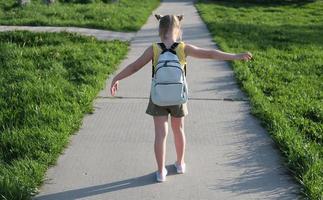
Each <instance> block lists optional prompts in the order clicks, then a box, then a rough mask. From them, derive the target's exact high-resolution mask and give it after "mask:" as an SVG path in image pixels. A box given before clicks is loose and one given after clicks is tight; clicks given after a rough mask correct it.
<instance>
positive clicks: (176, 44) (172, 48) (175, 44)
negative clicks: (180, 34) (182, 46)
mask: <svg viewBox="0 0 323 200" xmlns="http://www.w3.org/2000/svg"><path fill="white" fill-rule="evenodd" d="M178 45H179V43H178V42H175V43H174V44H172V46H171V47H170V49H171V50H173V51H174V50H175V49H176V47H177V46H178Z"/></svg>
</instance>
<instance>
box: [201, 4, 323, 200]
mask: <svg viewBox="0 0 323 200" xmlns="http://www.w3.org/2000/svg"><path fill="white" fill-rule="evenodd" d="M196 7H197V8H198V10H199V12H200V14H201V16H202V18H203V20H204V21H205V22H206V23H207V25H208V27H209V30H210V31H211V33H212V35H213V38H214V40H215V41H216V42H217V43H218V45H219V46H220V48H221V49H223V50H225V51H230V52H241V51H246V50H248V51H250V52H252V53H253V55H254V60H253V61H252V62H234V63H233V68H234V71H235V74H236V77H237V79H238V81H239V83H240V85H241V87H242V88H243V89H244V90H245V91H246V92H247V93H248V95H249V96H250V99H251V104H252V112H253V114H255V115H256V116H257V117H259V118H260V119H261V120H262V122H263V125H264V126H265V127H266V128H267V130H268V131H269V133H270V134H271V136H272V137H273V138H274V140H275V141H276V143H277V144H278V146H279V148H280V149H281V151H282V153H283V154H284V156H285V157H286V162H287V164H288V166H289V169H290V170H291V171H292V172H293V174H294V176H295V177H296V178H297V180H298V181H299V183H301V184H302V185H303V191H302V192H303V193H304V194H305V195H306V196H307V197H309V198H311V199H323V147H322V143H323V2H322V1H317V2H315V3H306V4H302V5H301V4H285V5H282V4H280V5H279V4H267V5H261V4H259V3H258V4H255V3H254V4H253V3H239V2H237V1H236V2H217V1H212V2H211V1H206V0H205V1H199V3H197V4H196Z"/></svg>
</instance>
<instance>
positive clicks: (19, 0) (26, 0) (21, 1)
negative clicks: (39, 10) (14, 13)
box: [17, 0, 30, 6]
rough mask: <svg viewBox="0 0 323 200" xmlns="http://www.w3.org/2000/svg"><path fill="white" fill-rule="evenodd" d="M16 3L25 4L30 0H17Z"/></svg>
mask: <svg viewBox="0 0 323 200" xmlns="http://www.w3.org/2000/svg"><path fill="white" fill-rule="evenodd" d="M17 3H18V5H19V6H25V5H27V4H29V3H30V0H18V1H17Z"/></svg>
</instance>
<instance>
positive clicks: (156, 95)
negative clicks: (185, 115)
mask: <svg viewBox="0 0 323 200" xmlns="http://www.w3.org/2000/svg"><path fill="white" fill-rule="evenodd" d="M158 45H159V46H160V47H161V49H162V50H163V51H162V53H161V54H160V55H159V58H158V62H157V64H156V66H155V69H154V68H153V73H152V76H153V78H152V83H151V92H150V95H151V100H152V102H153V103H154V104H156V105H158V106H172V105H180V104H183V103H185V102H187V100H188V88H187V83H186V77H185V71H184V70H183V68H182V66H181V64H180V62H179V59H178V56H177V55H176V52H175V50H174V49H175V48H176V47H177V46H178V43H174V44H173V45H172V46H171V48H170V49H167V48H166V46H165V45H164V44H163V43H158Z"/></svg>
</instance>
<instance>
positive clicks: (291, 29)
mask: <svg viewBox="0 0 323 200" xmlns="http://www.w3.org/2000/svg"><path fill="white" fill-rule="evenodd" d="M208 28H209V29H210V31H211V32H213V33H214V35H216V36H217V37H221V38H225V39H226V40H231V41H233V44H232V45H234V46H241V40H242V41H243V40H244V41H243V42H242V43H243V44H247V45H248V47H251V48H253V49H254V48H256V49H261V50H267V49H269V48H275V49H280V50H290V48H292V47H294V46H295V44H296V45H301V46H303V47H304V46H308V45H314V46H320V47H321V46H322V45H323V38H322V37H321V35H322V30H323V24H309V25H291V24H284V25H266V24H259V25H258V24H242V23H238V22H225V23H223V22H210V23H208ZM228 32H229V33H230V34H227V33H228ZM263 35H266V37H263ZM237 38H238V40H239V41H238V40H237ZM243 48H246V47H243Z"/></svg>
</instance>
